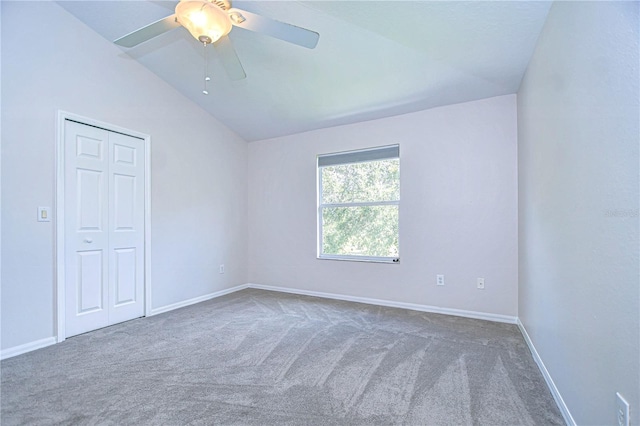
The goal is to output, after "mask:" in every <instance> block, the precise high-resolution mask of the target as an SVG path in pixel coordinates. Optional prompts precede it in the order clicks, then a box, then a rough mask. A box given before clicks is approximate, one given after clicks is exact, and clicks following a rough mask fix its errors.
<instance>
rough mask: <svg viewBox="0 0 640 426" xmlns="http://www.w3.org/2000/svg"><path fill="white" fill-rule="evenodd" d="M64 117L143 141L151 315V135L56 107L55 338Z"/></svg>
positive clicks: (60, 336) (59, 328) (60, 321)
mask: <svg viewBox="0 0 640 426" xmlns="http://www.w3.org/2000/svg"><path fill="white" fill-rule="evenodd" d="M65 120H71V121H76V122H78V123H82V124H86V125H89V126H94V127H99V128H101V129H104V130H108V131H110V132H116V133H123V134H125V135H129V136H133V137H136V138H139V139H142V140H144V148H145V166H144V167H145V170H144V194H145V195H144V314H145V316H148V315H151V136H149V135H147V134H144V133H140V132H136V131H134V130H129V129H125V128H123V127H119V126H116V125H113V124H110V123H105V122H102V121H98V120H94V119H92V118H88V117H83V116H80V115H77V114H73V113H70V112H66V111H61V110H58V119H57V121H56V125H57V127H58V128H57V136H56V215H55V223H56V225H55V236H54V239H55V244H56V246H55V250H54V268H55V294H56V309H55V318H54V324H55V331H56V333H55V334H56V341H57V342H58V343H60V342H62V341H63V340H64V339H65V338H66V332H65V294H64V292H65V272H66V271H65V266H64V264H65V261H64V253H65V252H64V248H65V247H64V236H65V232H64V231H65V230H64V215H65V211H64V166H65V164H64V127H65V126H64V123H65Z"/></svg>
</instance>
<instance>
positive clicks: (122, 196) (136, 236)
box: [109, 133, 144, 324]
mask: <svg viewBox="0 0 640 426" xmlns="http://www.w3.org/2000/svg"><path fill="white" fill-rule="evenodd" d="M109 188H110V190H109V323H110V324H115V323H118V322H122V321H127V320H130V319H133V318H138V317H141V316H143V315H144V275H143V274H144V141H142V140H141V139H138V138H134V137H131V136H125V135H122V134H119V133H110V134H109Z"/></svg>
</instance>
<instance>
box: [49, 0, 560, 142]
mask: <svg viewBox="0 0 640 426" xmlns="http://www.w3.org/2000/svg"><path fill="white" fill-rule="evenodd" d="M59 4H60V5H61V6H62V7H63V8H65V9H66V10H67V11H68V12H70V13H71V14H73V15H74V16H76V17H77V18H78V19H79V20H81V21H82V22H84V23H85V24H86V25H87V26H89V27H90V28H92V29H93V30H95V31H96V32H97V33H99V34H100V35H102V36H103V37H105V38H106V39H107V40H110V41H113V40H115V39H117V38H118V37H120V36H123V35H125V34H127V33H129V32H131V31H134V30H136V29H138V28H140V27H142V26H145V25H147V24H149V23H151V22H153V21H156V20H158V19H161V18H163V17H165V16H167V15H171V14H172V13H173V11H174V8H175V5H176V4H177V2H175V1H171V2H165V1H87V0H85V1H61V2H60V3H59ZM550 5H551V3H550V2H544V1H241V0H237V1H234V2H233V4H232V6H233V7H236V8H239V9H243V10H246V11H249V12H253V13H257V14H260V15H263V16H266V17H269V18H272V19H275V20H278V21H283V22H287V23H290V24H294V25H296V26H300V27H304V28H308V29H311V30H314V31H316V32H318V33H319V34H320V40H319V43H318V45H317V47H316V48H315V49H313V50H309V49H306V48H303V47H299V46H297V45H294V44H290V43H286V42H284V41H281V40H278V39H274V38H271V37H268V36H265V35H262V34H258V33H255V32H251V31H248V30H245V29H243V28H238V27H234V28H233V30H232V31H231V33H230V34H229V38H230V39H231V41H232V42H233V45H234V47H235V50H236V52H237V54H238V57H239V58H240V61H241V62H242V65H243V66H244V69H245V72H246V74H247V78H246V79H244V80H239V81H233V80H231V79H230V78H229V77H228V76H227V74H226V73H225V71H224V68H223V67H222V65H221V63H220V61H219V58H218V57H217V56H216V52H215V50H213V49H211V50H210V51H209V53H208V54H207V57H208V68H209V74H210V75H211V82H210V83H209V93H210V94H209V95H208V96H207V95H203V94H202V87H203V69H204V58H205V56H204V53H203V47H202V45H201V44H200V43H198V42H197V41H196V40H195V39H194V38H193V37H192V36H191V35H190V34H189V33H188V32H187V31H186V30H185V29H184V28H176V29H175V30H172V31H170V32H167V33H165V34H162V35H160V36H158V37H156V38H154V39H151V40H149V41H147V42H145V43H143V44H140V45H138V46H136V47H133V48H130V49H126V48H122V52H123V53H122V54H123V55H126V56H129V57H131V58H133V59H134V60H136V61H138V62H140V63H141V64H142V65H144V66H145V67H147V68H148V69H149V70H151V71H152V72H153V73H155V74H156V75H158V76H159V77H160V78H162V79H163V80H165V81H166V82H167V83H169V84H170V85H171V86H173V87H175V88H176V89H177V90H178V91H180V92H181V93H183V94H184V95H185V96H187V97H188V98H189V99H191V100H192V101H193V102H195V103H196V104H198V105H200V106H201V107H202V108H204V109H205V110H207V111H208V112H210V113H211V114H212V115H213V116H214V117H216V118H217V119H218V120H220V121H221V122H222V123H224V124H225V125H227V126H228V127H230V128H231V129H233V130H234V131H235V132H237V133H238V134H239V135H240V136H242V137H243V138H244V139H246V140H247V141H255V140H261V139H267V138H272V137H276V136H282V135H287V134H293V133H299V132H304V131H308V130H313V129H318V128H323V127H330V126H335V125H340V124H347V123H353V122H358V121H365V120H371V119H377V118H382V117H388V116H392V115H397V114H403V113H408V112H414V111H418V110H423V109H427V108H432V107H436V106H441V105H448V104H454V103H459V102H466V101H471V100H477V99H482V98H488V97H492V96H499V95H505V94H510V93H515V92H516V91H517V90H518V87H519V85H520V81H521V80H522V77H523V75H524V72H525V70H526V67H527V65H528V63H529V59H530V58H531V55H532V54H533V50H534V48H535V45H536V41H537V38H538V35H539V34H540V31H541V30H542V26H543V25H544V22H545V19H546V16H547V13H548V10H549V7H550Z"/></svg>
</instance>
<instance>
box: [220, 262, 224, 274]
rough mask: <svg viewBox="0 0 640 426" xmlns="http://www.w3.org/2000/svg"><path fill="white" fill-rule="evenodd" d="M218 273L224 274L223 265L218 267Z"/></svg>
mask: <svg viewBox="0 0 640 426" xmlns="http://www.w3.org/2000/svg"><path fill="white" fill-rule="evenodd" d="M220 273H221V274H224V263H223V264H222V265H220Z"/></svg>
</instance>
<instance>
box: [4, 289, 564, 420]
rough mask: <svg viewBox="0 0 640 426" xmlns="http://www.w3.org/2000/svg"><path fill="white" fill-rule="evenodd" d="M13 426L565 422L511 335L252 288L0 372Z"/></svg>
mask: <svg viewBox="0 0 640 426" xmlns="http://www.w3.org/2000/svg"><path fill="white" fill-rule="evenodd" d="M1 367H2V370H1V376H2V389H1V397H2V401H1V408H2V412H1V416H0V420H1V422H2V425H3V426H6V425H14V424H86V425H95V424H105V425H125V424H136V425H139V424H152V425H182V424H194V425H200V424H221V425H226V424H229V425H231V424H233V425H245V424H246V425H372V424H379V425H392V424H402V425H471V424H477V425H516V424H522V425H533V424H538V425H553V424H564V423H563V420H562V417H561V414H560V412H559V411H558V408H557V406H556V405H555V403H554V401H553V398H552V396H551V394H550V392H549V390H548V389H547V387H546V385H545V383H544V380H543V378H542V376H541V375H540V372H539V371H538V368H537V367H536V365H535V363H534V361H533V359H532V357H531V354H530V353H529V351H528V349H527V347H526V344H525V342H524V340H523V339H522V336H521V335H520V332H519V331H518V329H517V327H516V326H514V325H509V324H499V323H492V322H487V321H480V320H472V319H465V318H458V317H452V316H447V315H438V314H429V313H423V312H414V311H406V310H402V309H392V308H384V307H377V306H370V305H364V304H358V303H351V302H342V301H333V300H325V299H319V298H313V297H305V296H297V295H289V294H283V293H275V292H267V291H260V290H244V291H240V292H237V293H233V294H230V295H227V296H224V297H221V298H218V299H214V300H211V301H208V302H203V303H199V304H197V305H193V306H189V307H187V308H183V309H178V310H175V311H172V312H168V313H165V314H162V315H157V316H154V317H150V318H141V319H138V320H134V321H129V322H127V323H123V324H119V325H116V326H112V327H108V328H105V329H102V330H97V331H94V332H91V333H87V334H84V335H81V336H76V337H73V338H70V339H68V340H66V341H65V342H63V343H61V344H58V345H54V346H50V347H48V348H45V349H41V350H37V351H34V352H31V353H28V354H24V355H20V356H17V357H15V358H10V359H8V360H4V361H2V364H1Z"/></svg>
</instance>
